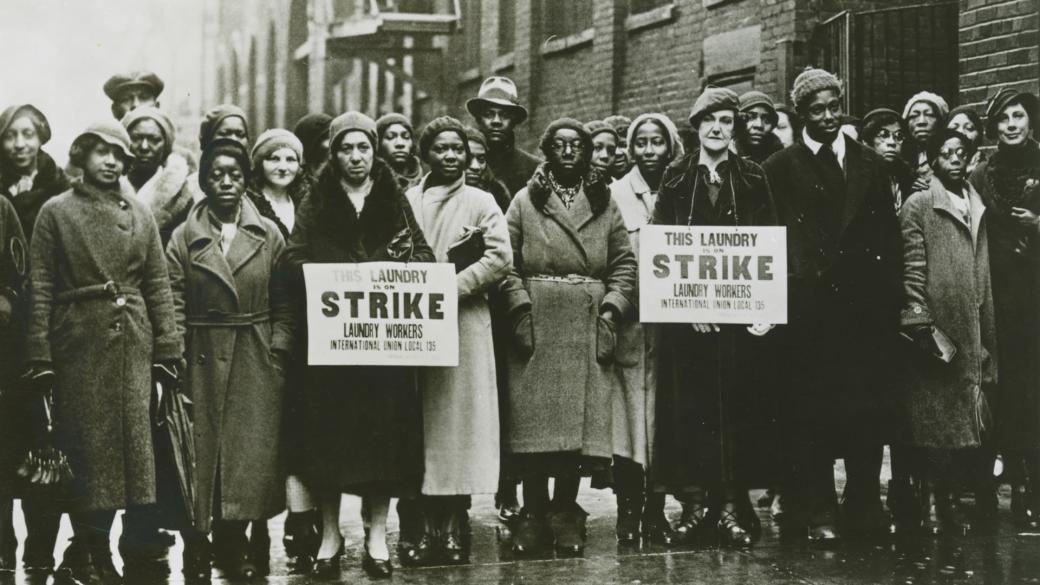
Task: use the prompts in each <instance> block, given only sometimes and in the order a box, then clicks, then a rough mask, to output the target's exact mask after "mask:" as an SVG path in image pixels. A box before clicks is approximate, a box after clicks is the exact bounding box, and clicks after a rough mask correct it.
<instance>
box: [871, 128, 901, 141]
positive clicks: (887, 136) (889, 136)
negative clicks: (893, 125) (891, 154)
mask: <svg viewBox="0 0 1040 585" xmlns="http://www.w3.org/2000/svg"><path fill="white" fill-rule="evenodd" d="M877 137H878V138H880V139H881V140H893V141H895V142H902V141H903V140H905V138H906V137H905V136H903V132H902V131H900V130H896V131H895V132H889V131H888V130H879V131H878V133H877Z"/></svg>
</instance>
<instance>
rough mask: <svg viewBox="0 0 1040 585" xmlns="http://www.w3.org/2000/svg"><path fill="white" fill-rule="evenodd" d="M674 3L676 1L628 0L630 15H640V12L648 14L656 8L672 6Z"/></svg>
mask: <svg viewBox="0 0 1040 585" xmlns="http://www.w3.org/2000/svg"><path fill="white" fill-rule="evenodd" d="M674 1H675V0H628V13H629V14H639V13H640V12H647V11H649V10H653V9H654V8H659V7H661V6H666V5H668V4H671V3H672V2H674Z"/></svg>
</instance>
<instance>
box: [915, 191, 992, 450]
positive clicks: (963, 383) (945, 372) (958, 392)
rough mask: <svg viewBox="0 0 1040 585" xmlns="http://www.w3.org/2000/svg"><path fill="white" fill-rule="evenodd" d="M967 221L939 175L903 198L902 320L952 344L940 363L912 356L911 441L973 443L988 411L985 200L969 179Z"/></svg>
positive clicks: (989, 335)
mask: <svg viewBox="0 0 1040 585" xmlns="http://www.w3.org/2000/svg"><path fill="white" fill-rule="evenodd" d="M965 187H966V188H967V189H968V190H969V194H968V199H969V202H970V206H971V207H970V209H971V211H970V213H971V223H970V225H969V224H966V223H965V222H964V219H963V217H962V216H961V214H960V212H958V211H957V209H956V208H955V207H954V206H953V202H952V201H950V196H949V195H948V194H947V193H946V189H945V188H944V187H943V185H942V183H941V182H939V179H937V178H935V177H932V180H931V185H930V188H929V190H928V191H920V192H917V193H914V194H913V195H912V196H910V198H909V199H907V201H906V203H904V204H903V207H902V209H901V210H900V212H899V221H900V224H901V226H902V231H903V289H904V291H905V299H906V300H905V303H906V304H905V306H904V308H903V311H902V319H901V320H902V324H903V326H910V325H934V326H935V327H937V328H938V329H940V330H941V331H942V332H943V333H945V334H946V335H948V336H949V337H950V339H952V340H953V342H954V344H956V346H957V354H956V355H955V356H954V358H953V361H952V362H951V363H949V364H944V363H941V362H939V361H938V360H933V359H930V358H928V357H926V356H921V355H911V356H910V359H911V360H912V364H911V368H910V371H911V372H912V375H911V386H910V395H909V405H910V409H909V411H910V423H911V438H912V441H913V444H914V445H917V446H921V447H934V448H943V449H954V448H962V447H973V446H978V445H979V444H980V441H981V437H980V435H981V432H982V428H980V426H981V424H982V423H983V421H984V420H985V416H984V412H985V411H986V410H987V407H986V406H984V405H985V404H986V398H985V394H983V391H985V390H991V386H992V385H993V384H995V383H996V381H997V339H996V325H995V319H994V313H993V291H992V288H991V286H990V269H989V245H988V242H987V236H986V221H985V220H986V218H985V212H986V207H985V205H984V204H983V202H982V198H981V197H979V194H978V193H977V192H976V191H975V189H974V188H973V187H971V185H970V184H968V183H967V182H965Z"/></svg>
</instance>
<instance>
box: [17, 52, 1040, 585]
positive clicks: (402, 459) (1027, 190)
mask: <svg viewBox="0 0 1040 585" xmlns="http://www.w3.org/2000/svg"><path fill="white" fill-rule="evenodd" d="M162 90H163V84H162V81H161V79H159V78H158V77H157V76H156V75H154V74H152V73H133V74H128V75H117V76H115V77H113V78H112V79H111V80H109V81H108V83H106V84H105V86H104V91H105V93H106V94H107V95H108V96H109V97H110V98H111V100H112V114H113V116H114V119H113V118H109V119H104V120H99V121H97V122H96V123H94V124H92V125H90V126H88V127H87V128H86V129H85V130H84V131H83V132H82V133H81V134H80V135H79V136H78V137H77V138H76V139H75V141H74V142H73V144H72V147H71V151H70V153H69V166H68V167H67V168H66V169H62V168H60V167H59V166H58V165H57V164H55V161H54V160H53V159H52V158H51V157H50V156H49V155H48V154H47V153H46V152H45V150H44V149H43V147H44V146H45V145H46V144H47V142H48V139H49V138H50V135H51V129H50V125H49V123H48V120H47V118H46V116H45V115H44V113H43V112H41V111H40V110H38V109H37V108H35V107H34V106H32V105H29V104H25V105H14V106H11V107H9V108H7V109H6V110H4V111H3V112H2V113H0V194H2V197H0V333H2V335H0V345H2V348H0V352H3V353H2V355H3V356H4V357H3V359H0V391H2V395H0V418H2V420H0V571H11V570H14V568H15V567H16V565H17V564H18V562H17V559H15V550H16V547H17V543H16V542H15V537H14V530H13V524H12V509H13V500H14V499H16V498H18V499H20V500H21V509H22V511H23V513H24V516H25V522H26V528H27V536H26V539H25V542H24V554H23V556H22V559H21V563H22V565H23V567H24V570H25V571H26V572H28V573H37V574H48V573H50V572H52V571H53V572H55V574H56V575H57V576H59V577H67V578H72V579H78V580H81V581H84V580H90V579H103V580H104V579H118V578H119V573H118V571H117V570H116V569H115V566H114V564H113V562H112V552H111V551H110V549H109V538H110V532H111V529H112V524H113V520H114V517H115V514H116V512H117V511H118V510H125V514H124V518H123V531H122V534H121V536H120V540H119V550H120V554H121V556H122V558H123V561H124V570H125V572H127V573H128V574H129V573H130V572H131V571H133V570H136V569H137V568H140V567H148V566H151V565H153V564H155V563H162V562H163V560H164V559H165V557H166V554H167V549H168V548H169V546H170V545H171V543H172V537H171V535H170V532H171V531H179V532H180V534H181V536H182V538H183V540H184V544H185V546H184V559H183V561H184V562H183V567H184V573H185V578H186V579H187V580H189V581H198V580H207V579H209V577H210V573H211V567H212V566H213V565H215V566H217V567H218V568H220V569H222V570H223V571H224V574H225V575H226V576H228V577H229V578H232V579H245V578H250V577H253V576H260V575H265V574H267V573H268V572H269V571H270V550H271V542H270V537H269V535H268V530H267V523H268V521H269V520H270V519H271V518H274V517H275V516H277V515H279V514H280V513H282V512H283V511H285V510H286V509H287V510H288V514H287V516H286V518H285V526H284V534H285V536H284V542H283V545H284V547H285V552H286V555H287V556H288V558H289V560H290V568H291V569H292V570H293V571H295V572H299V573H314V574H318V575H323V576H335V575H338V574H339V571H340V570H341V566H340V560H341V557H342V556H343V554H344V538H343V536H342V535H341V533H340V500H341V495H342V494H343V493H350V494H355V495H358V496H360V497H361V498H362V508H361V515H362V518H361V520H362V522H363V525H364V529H365V530H364V534H365V537H364V543H363V545H362V546H363V551H362V555H361V556H362V566H363V568H364V570H365V572H366V573H367V574H368V575H370V576H371V577H373V578H385V577H389V576H390V575H391V574H392V572H393V564H392V562H391V551H390V550H389V548H388V544H387V517H388V513H389V510H390V505H391V501H392V499H397V513H398V515H399V517H400V537H399V542H398V546H397V549H398V550H397V555H398V559H399V562H400V563H401V564H403V565H406V566H422V565H429V564H440V563H447V564H458V563H466V562H468V558H469V550H470V538H471V535H470V528H469V513H468V510H469V508H470V498H471V496H473V495H475V494H492V493H494V494H495V495H496V500H495V502H496V507H497V509H498V511H499V517H500V519H501V521H502V522H504V523H507V524H508V525H509V526H510V528H511V533H512V539H511V541H510V546H511V547H512V548H513V550H514V551H515V552H516V553H517V554H521V555H522V554H526V553H532V552H536V551H545V550H553V549H554V550H555V551H556V552H557V553H558V554H564V555H576V554H581V553H582V551H583V550H584V546H585V541H586V530H585V521H586V516H587V514H586V512H585V511H584V510H583V509H582V507H581V506H580V504H579V502H578V495H579V485H580V482H581V480H582V478H583V477H591V481H592V485H593V487H595V488H602V489H613V491H614V492H615V493H616V496H617V524H616V526H617V540H618V542H619V543H621V544H625V545H638V544H639V543H640V542H642V543H652V544H656V545H663V546H670V545H676V544H698V543H701V544H703V543H710V544H718V545H722V546H732V547H747V546H750V545H752V543H753V542H754V541H755V540H756V538H757V537H758V535H759V532H760V525H759V515H758V513H756V510H755V507H756V504H757V505H758V506H762V507H766V508H769V513H770V514H772V516H773V517H774V519H776V520H777V522H779V523H780V525H781V529H782V534H783V536H784V537H786V538H793V539H808V540H809V541H810V542H813V543H821V544H826V543H829V542H833V541H835V540H837V539H840V538H884V537H888V536H890V535H892V534H895V535H915V534H935V533H940V532H943V533H953V534H962V533H964V532H966V531H969V530H987V529H992V528H993V527H994V525H995V523H996V519H997V508H998V499H997V496H996V489H997V484H998V482H1005V483H1009V484H1010V485H1011V487H1012V491H1011V494H1012V499H1011V512H1012V516H1013V519H1014V522H1015V523H1016V524H1017V525H1018V526H1019V527H1020V528H1023V529H1028V530H1038V529H1040V517H1038V514H1040V290H1038V289H1040V241H1038V238H1040V218H1038V215H1037V214H1038V213H1040V145H1038V144H1037V142H1036V141H1034V140H1033V139H1032V138H1031V133H1032V130H1033V126H1034V124H1036V123H1038V120H1037V115H1038V99H1037V97H1036V96H1034V95H1032V94H1029V93H1024V92H1019V91H1015V90H1013V89H1001V90H999V91H997V92H995V93H994V94H993V95H992V96H991V97H990V99H989V100H988V103H987V104H986V106H985V110H984V111H983V112H978V111H975V110H974V109H971V108H968V107H959V108H954V109H952V110H951V109H950V108H949V105H948V103H947V101H946V100H945V99H944V98H943V97H941V96H939V95H936V94H934V93H930V92H921V93H919V94H917V95H914V96H913V97H911V98H910V99H909V101H908V102H907V103H906V106H905V108H904V109H903V111H902V112H898V111H895V110H891V109H888V108H878V109H875V110H872V111H870V112H869V113H867V114H866V115H865V116H863V117H862V119H856V118H853V117H850V116H847V115H845V114H844V113H843V111H842V92H843V87H842V83H841V82H840V81H839V80H838V79H837V78H836V77H835V76H834V75H833V74H831V73H829V72H827V71H824V70H821V69H815V68H807V69H806V70H805V71H803V72H802V73H801V74H800V75H798V77H797V79H796V80H795V81H794V84H793V87H792V88H791V91H790V95H789V96H785V97H789V105H782V104H779V105H778V104H777V103H776V102H775V101H774V99H773V98H772V97H771V96H769V95H766V94H765V93H762V92H760V91H749V92H747V93H744V94H743V95H737V94H736V93H735V92H733V91H731V90H730V89H726V88H720V87H712V86H709V87H707V88H705V89H704V90H703V92H702V93H701V94H700V95H699V96H698V97H696V99H693V100H691V101H692V104H693V105H692V109H691V112H690V115H689V118H688V119H687V120H684V121H682V123H681V124H679V125H677V124H676V123H675V122H673V121H672V120H671V119H669V117H668V116H665V115H663V114H660V113H642V114H640V115H638V116H637V117H635V119H629V118H627V117H624V116H620V115H612V116H609V117H607V118H605V119H603V120H594V121H585V122H583V121H579V120H576V119H573V118H569V117H564V118H560V119H558V120H555V121H553V122H552V123H551V124H549V125H548V126H547V127H546V128H545V129H544V130H543V131H542V133H541V137H540V139H539V140H538V142H537V145H538V153H537V154H532V153H528V152H525V151H524V150H523V149H521V148H520V147H519V146H518V145H517V144H516V139H515V131H516V129H517V126H518V125H520V124H524V123H525V121H526V119H527V116H528V112H527V110H526V109H525V108H524V107H523V105H522V104H521V103H520V100H519V98H518V95H517V90H516V87H515V85H514V84H513V82H512V81H511V80H509V79H508V78H504V77H491V78H489V79H487V80H485V81H484V83H483V84H482V86H481V88H480V91H479V94H478V95H477V96H476V97H474V98H472V99H470V100H469V101H468V102H467V103H466V108H467V110H468V112H469V113H470V114H471V115H472V118H473V125H472V126H469V125H466V124H464V123H462V122H460V121H459V120H457V119H455V118H451V117H447V116H443V117H438V118H435V119H433V120H432V121H430V122H429V123H428V124H426V125H425V127H424V128H423V129H422V131H421V132H416V131H415V129H414V128H413V126H412V122H411V120H410V119H409V118H407V117H405V116H402V115H400V114H397V113H389V114H386V115H384V116H382V117H380V118H379V119H378V120H373V119H372V118H370V117H368V116H366V115H365V114H363V113H360V112H346V113H343V114H340V115H338V116H335V117H333V116H329V115H326V114H322V113H315V114H310V115H307V116H305V117H304V118H302V119H301V120H299V122H298V123H297V124H296V125H295V127H294V128H293V130H292V131H290V130H287V129H281V128H272V129H267V130H265V131H264V132H262V133H259V134H256V129H254V128H251V127H250V126H249V123H248V116H247V115H246V113H245V112H244V111H243V110H242V109H240V108H239V107H237V106H235V105H231V104H224V105H219V106H216V107H214V108H213V109H211V110H209V111H208V112H207V113H206V114H205V116H204V118H203V120H202V123H201V127H200V131H199V147H200V154H198V155H197V156H196V154H194V153H192V152H189V151H186V150H185V149H183V148H181V147H178V146H176V144H177V143H176V131H175V125H174V123H173V121H172V120H171V119H170V117H169V116H168V115H167V114H165V113H164V112H163V111H162V109H161V108H160V107H159V97H160V95H161V93H162ZM680 126H681V128H680ZM994 146H995V148H991V147H994ZM650 224H654V225H677V226H784V227H786V234H787V253H788V264H787V265H788V275H787V286H788V297H789V305H788V323H787V324H786V325H781V326H775V327H774V326H772V325H763V324H749V325H731V324H716V323H692V324H691V323H685V324H659V325H657V324H647V323H640V319H639V315H638V288H639V287H638V283H639V278H638V263H637V257H638V253H637V250H638V248H639V245H640V241H639V240H640V231H641V228H642V227H643V226H646V225H650ZM460 242H465V243H467V244H469V245H471V246H470V247H471V249H473V250H476V252H475V253H474V254H473V256H474V257H473V258H472V259H471V260H470V261H468V262H464V263H459V262H458V261H456V260H453V256H452V253H453V250H455V249H457V247H458V245H459V243H460ZM474 242H478V243H476V244H474ZM372 261H387V262H402V263H404V262H453V261H454V262H455V265H456V270H457V287H458V320H459V333H460V334H459V339H460V346H459V365H458V366H457V367H454V368H416V367H406V366H312V365H309V364H308V363H307V354H308V351H307V347H306V346H307V319H306V297H305V292H306V290H305V281H304V277H303V267H304V266H305V265H308V264H312V263H344V262H372ZM998 358H999V359H998ZM157 383H158V384H157ZM157 387H158V388H167V389H175V388H179V391H180V392H182V393H183V394H184V395H185V396H187V397H189V398H190V399H191V401H192V402H193V404H194V410H193V412H194V431H193V433H194V441H195V449H196V457H195V466H194V473H193V474H192V476H193V486H192V488H193V491H194V494H195V497H194V505H193V506H192V507H191V509H186V507H185V506H178V505H177V504H176V502H178V501H179V500H176V499H173V500H171V499H170V498H168V497H164V494H165V493H166V492H168V491H169V489H168V487H167V486H168V484H169V482H170V477H169V474H170V471H169V470H168V469H166V468H165V467H164V466H163V465H161V464H157V462H156V457H155V446H154V443H155V442H156V441H157V438H156V435H155V432H154V429H153V418H154V416H153V411H154V409H155V404H156V401H157V396H156V388H157ZM41 396H42V397H44V400H43V401H41V400H40V397H41ZM41 410H43V411H47V412H43V413H41ZM44 415H46V416H44ZM41 417H43V418H42V420H50V418H51V417H52V420H51V421H50V422H52V423H53V424H52V428H51V431H52V432H46V431H43V432H41V423H40V422H39V421H41ZM46 441H51V442H53V443H54V447H55V448H57V449H59V450H60V451H61V453H62V454H63V455H64V456H65V457H67V461H68V467H69V471H70V472H71V473H69V474H67V477H66V478H65V481H62V482H57V485H51V486H49V487H46V488H40V487H39V486H35V485H33V483H32V482H30V481H27V479H26V478H25V477H23V475H24V473H23V474H19V469H24V463H23V461H24V460H25V458H26V456H27V455H26V454H27V453H28V452H31V451H33V450H34V449H36V448H38V447H39V445H40V444H41V442H46ZM886 445H887V446H889V448H890V452H891V471H892V480H891V483H890V484H889V486H888V490H887V494H888V497H887V502H883V501H882V489H881V479H880V474H881V468H882V458H883V455H882V454H883V448H884V446H886ZM836 459H843V460H844V464H845V470H846V475H847V481H846V484H845V487H844V491H843V493H842V494H841V497H840V498H839V496H838V494H837V491H836V488H835V477H834V463H835V460H836ZM550 487H551V488H552V489H551V490H550ZM518 488H519V489H518ZM752 489H767V490H768V491H766V495H765V496H764V497H763V498H761V499H760V500H759V501H758V502H757V503H756V502H752V501H751V499H750V496H749V490H752ZM518 491H519V494H520V495H522V506H521V505H520V498H519V497H518ZM667 495H671V496H672V497H674V498H675V499H676V500H677V501H678V502H680V504H681V507H682V514H681V516H680V517H678V518H676V519H669V518H667V517H666V515H665V498H666V496H667ZM969 501H973V505H969V504H968V502H969ZM63 514H68V515H69V517H70V519H71V523H72V527H73V534H74V535H73V538H72V540H71V543H70V544H69V546H68V547H67V548H65V550H64V553H63V561H62V562H61V563H60V565H59V566H58V567H57V569H55V567H54V566H53V565H54V554H55V546H56V539H57V534H58V525H59V522H60V520H61V517H62V515H63Z"/></svg>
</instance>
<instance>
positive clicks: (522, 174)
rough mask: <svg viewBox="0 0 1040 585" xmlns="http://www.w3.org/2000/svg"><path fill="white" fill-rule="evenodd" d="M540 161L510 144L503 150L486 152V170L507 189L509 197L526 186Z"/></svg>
mask: <svg viewBox="0 0 1040 585" xmlns="http://www.w3.org/2000/svg"><path fill="white" fill-rule="evenodd" d="M541 162H542V160H541V159H540V158H538V157H537V156H535V155H533V154H531V153H529V152H527V151H525V150H522V149H520V148H518V147H517V146H516V145H515V144H510V145H508V146H506V147H505V148H498V149H491V148H489V149H488V151H487V163H488V168H489V169H491V173H492V174H493V175H494V177H495V178H496V179H498V180H499V181H502V183H503V184H504V185H505V186H506V188H507V189H509V195H510V196H511V197H513V196H516V194H517V192H519V191H520V189H523V188H524V187H526V186H527V181H528V180H530V179H531V176H533V175H534V171H535V169H537V168H538V165H539V163H541Z"/></svg>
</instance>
